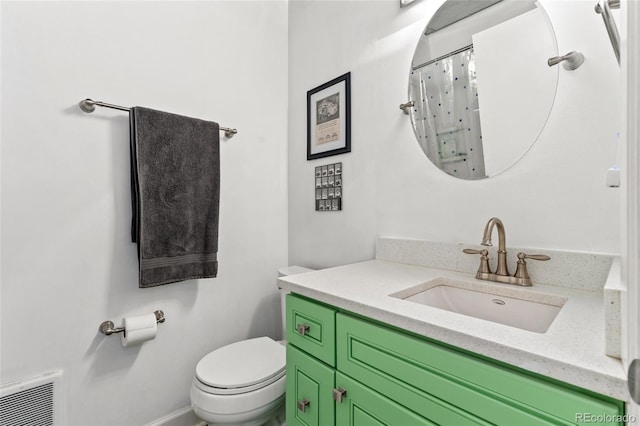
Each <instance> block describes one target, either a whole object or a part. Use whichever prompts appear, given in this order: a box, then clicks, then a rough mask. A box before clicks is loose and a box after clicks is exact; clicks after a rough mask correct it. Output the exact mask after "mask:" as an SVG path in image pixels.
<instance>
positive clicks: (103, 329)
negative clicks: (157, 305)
mask: <svg viewBox="0 0 640 426" xmlns="http://www.w3.org/2000/svg"><path fill="white" fill-rule="evenodd" d="M153 314H154V315H155V316H156V323H163V322H164V321H165V317H164V312H162V311H161V310H157V311H155V312H154V313H153ZM99 330H100V333H102V334H106V335H107V336H111V335H112V334H114V333H121V332H123V331H124V327H117V328H116V326H115V324H114V323H113V321H104V322H103V323H102V324H100V327H99Z"/></svg>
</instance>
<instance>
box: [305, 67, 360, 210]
mask: <svg viewBox="0 0 640 426" xmlns="http://www.w3.org/2000/svg"><path fill="white" fill-rule="evenodd" d="M345 152H351V73H346V74H344V75H341V76H340V77H337V78H334V79H333V80H331V81H329V82H327V83H325V84H323V85H321V86H318V87H316V88H314V89H311V90H309V91H308V92H307V160H314V159H316V158H323V157H328V156H331V155H337V154H343V153H345ZM331 170H332V171H331V173H332V174H333V173H335V169H331ZM326 171H327V173H328V172H329V171H328V170H326ZM323 173H324V170H323ZM322 176H327V175H326V174H323V175H322ZM325 207H326V206H325ZM329 210H333V204H331V208H330V209H329Z"/></svg>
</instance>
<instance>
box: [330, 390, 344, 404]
mask: <svg viewBox="0 0 640 426" xmlns="http://www.w3.org/2000/svg"><path fill="white" fill-rule="evenodd" d="M331 394H332V395H333V400H334V401H337V402H340V403H341V402H342V398H345V397H346V396H347V391H346V389H344V388H338V389H336V388H333V389H331Z"/></svg>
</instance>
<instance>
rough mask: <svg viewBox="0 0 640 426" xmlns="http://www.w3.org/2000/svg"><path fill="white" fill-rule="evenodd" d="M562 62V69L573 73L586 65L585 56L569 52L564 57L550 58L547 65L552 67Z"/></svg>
mask: <svg viewBox="0 0 640 426" xmlns="http://www.w3.org/2000/svg"><path fill="white" fill-rule="evenodd" d="M560 62H562V67H563V68H564V69H566V70H569V71H573V70H575V69H577V68H578V67H580V65H582V64H583V63H584V55H583V54H582V53H580V52H576V51H573V52H569V53H567V54H566V55H564V56H554V57H553V58H549V60H548V61H547V64H548V65H549V66H550V67H552V66H554V65H558V64H559V63H560Z"/></svg>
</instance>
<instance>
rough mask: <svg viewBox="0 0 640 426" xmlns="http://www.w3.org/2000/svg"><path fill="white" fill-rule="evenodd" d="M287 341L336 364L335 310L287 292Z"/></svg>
mask: <svg viewBox="0 0 640 426" xmlns="http://www.w3.org/2000/svg"><path fill="white" fill-rule="evenodd" d="M286 303H287V324H286V334H287V342H289V343H292V344H294V345H295V346H297V347H298V348H300V349H302V350H303V351H305V352H307V353H308V354H310V355H313V356H314V357H316V358H318V359H319V360H321V361H324V362H326V363H327V364H329V365H331V366H332V367H335V366H336V331H335V330H336V328H335V327H336V311H335V309H332V308H329V307H327V306H324V305H321V304H319V303H316V302H312V301H309V300H307V299H305V298H302V297H300V296H297V295H294V294H288V295H287V300H286Z"/></svg>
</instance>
